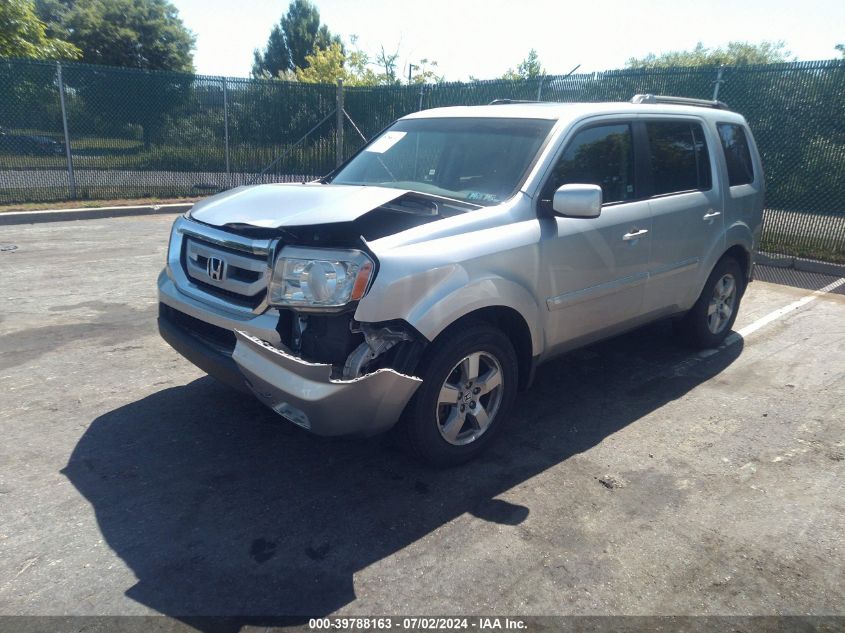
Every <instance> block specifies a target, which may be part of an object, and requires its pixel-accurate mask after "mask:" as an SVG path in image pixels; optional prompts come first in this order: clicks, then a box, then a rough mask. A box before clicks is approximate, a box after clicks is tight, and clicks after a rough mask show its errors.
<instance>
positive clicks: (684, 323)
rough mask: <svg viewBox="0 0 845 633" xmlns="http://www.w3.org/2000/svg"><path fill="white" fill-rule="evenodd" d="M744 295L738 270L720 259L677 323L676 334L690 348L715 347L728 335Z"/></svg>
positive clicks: (728, 259) (736, 265) (732, 262)
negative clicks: (692, 302)
mask: <svg viewBox="0 0 845 633" xmlns="http://www.w3.org/2000/svg"><path fill="white" fill-rule="evenodd" d="M744 291H745V278H744V276H743V274H742V268H741V267H740V265H739V263H738V262H737V261H736V260H735V259H734V258H732V257H724V258H722V259H721V260H719V262H718V263H717V264H716V266H715V267H714V268H713V272H711V273H710V277H708V278H707V283H705V284H704V289H703V290H702V291H701V296H699V298H698V301H696V302H695V305H694V306H693V307H692V309H690V311H689V312H687V313H686V315H684V317H683V318H682V319H681V320H680V321H679V322H678V330H679V332H680V334H681V335H682V336H683V338H684V339H685V340H686V342H687V343H689V344H690V345H692V346H693V347H697V348H701V349H707V348H713V347H718V346H719V345H721V343H722V341H724V340H725V337H726V336H727V335H728V333H729V332H730V331H731V328H732V327H733V324H734V321H736V315H737V312H738V311H739V302H740V300H741V298H742V294H743V292H744Z"/></svg>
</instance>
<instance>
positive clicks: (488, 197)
mask: <svg viewBox="0 0 845 633" xmlns="http://www.w3.org/2000/svg"><path fill="white" fill-rule="evenodd" d="M467 200H482V201H484V202H498V201H499V196H497V195H495V194H492V193H481V192H480V191H470V192H469V193H468V194H467Z"/></svg>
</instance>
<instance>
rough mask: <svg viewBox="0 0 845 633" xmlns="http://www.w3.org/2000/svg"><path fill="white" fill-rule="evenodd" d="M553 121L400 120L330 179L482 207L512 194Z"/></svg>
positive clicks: (490, 119)
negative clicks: (423, 194)
mask: <svg viewBox="0 0 845 633" xmlns="http://www.w3.org/2000/svg"><path fill="white" fill-rule="evenodd" d="M553 125H554V121H548V120H541V119H494V118H478V119H472V118H454V119H447V118H443V119H410V120H406V121H398V122H397V123H396V124H395V125H393V126H392V127H391V128H390V129H389V130H387V131H386V132H383V133H382V134H381V135H380V136H379V137H378V138H376V139H375V140H374V141H373V142H372V143H370V144H369V145H368V146H367V147H366V148H365V149H364V150H363V151H362V152H360V153H359V154H358V155H357V156H355V157H354V158H353V159H352V160H351V161H349V163H348V164H347V165H345V166H344V167H343V169H341V170H340V171H339V172H338V173H337V174H336V175H335V176H334V178H332V179H331V182H333V183H336V184H342V185H379V186H381V187H393V188H395V189H409V190H412V191H420V192H423V193H431V194H435V195H439V196H444V197H448V198H456V199H458V200H465V201H467V202H472V203H474V204H479V205H492V204H497V203H499V202H501V201H502V200H506V199H507V198H509V197H510V196H511V195H513V194H514V193H515V192H516V190H517V189H518V188H519V186H520V185H521V184H522V180H523V179H524V178H525V175H526V172H527V171H528V168H529V166H530V165H531V163H532V161H533V160H534V157H535V156H536V155H537V152H538V150H539V149H540V147H541V146H542V144H543V142H544V141H545V139H546V137H547V136H548V134H549V131H550V130H551V129H552V126H553Z"/></svg>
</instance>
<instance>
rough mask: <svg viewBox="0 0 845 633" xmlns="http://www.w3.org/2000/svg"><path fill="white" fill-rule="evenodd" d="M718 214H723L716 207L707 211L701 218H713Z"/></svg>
mask: <svg viewBox="0 0 845 633" xmlns="http://www.w3.org/2000/svg"><path fill="white" fill-rule="evenodd" d="M718 215H722V212H721V211H716V210H715V209H708V210H707V213H705V214H704V217H703V218H701V219H702V220H705V221H706V220H712V219H713V218H715V217H716V216H718Z"/></svg>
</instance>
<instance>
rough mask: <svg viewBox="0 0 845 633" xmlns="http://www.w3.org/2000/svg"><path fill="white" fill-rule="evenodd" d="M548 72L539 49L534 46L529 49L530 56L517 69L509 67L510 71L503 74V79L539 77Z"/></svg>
mask: <svg viewBox="0 0 845 633" xmlns="http://www.w3.org/2000/svg"><path fill="white" fill-rule="evenodd" d="M545 74H546V70H545V69H544V68H543V66H542V64H540V57H539V55H537V51H535V50H534V49H533V48H532V49H531V50H530V51H528V56H527V57H526V58H525V59H523V60H522V61H521V62H519V64H518V65H517V67H516V70H514V69H513V68H509V69H508V71H507V72H506V73H505V74H504V75H502V79H508V80H511V81H513V80H516V79H539V78H540V77H542V76H543V75H545Z"/></svg>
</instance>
